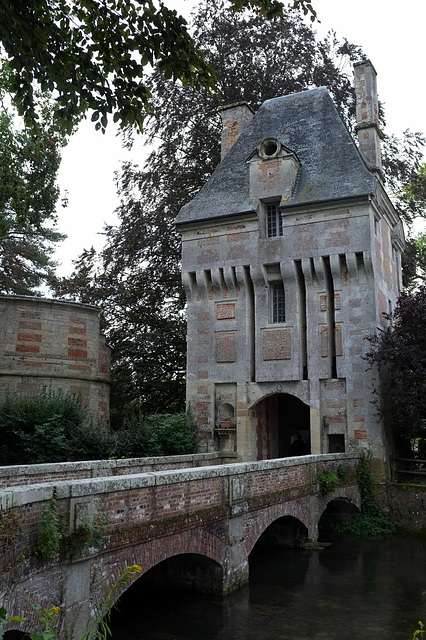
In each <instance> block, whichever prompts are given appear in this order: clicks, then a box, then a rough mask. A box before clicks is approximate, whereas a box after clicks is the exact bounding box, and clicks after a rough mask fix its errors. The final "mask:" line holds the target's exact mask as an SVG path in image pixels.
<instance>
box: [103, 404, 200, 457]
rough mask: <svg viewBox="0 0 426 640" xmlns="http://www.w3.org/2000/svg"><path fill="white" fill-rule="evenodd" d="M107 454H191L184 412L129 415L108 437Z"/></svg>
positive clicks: (193, 445)
mask: <svg viewBox="0 0 426 640" xmlns="http://www.w3.org/2000/svg"><path fill="white" fill-rule="evenodd" d="M108 449H109V451H110V455H111V456H113V457H117V458H132V457H140V456H171V455H183V454H186V453H194V452H195V451H196V450H197V447H196V441H195V435H194V432H193V430H192V428H191V426H190V424H189V421H188V417H187V416H186V414H184V413H175V414H154V415H151V416H148V417H147V418H142V417H139V418H138V417H136V416H131V417H130V418H128V419H127V420H126V421H125V422H124V424H123V426H122V428H121V429H119V430H117V431H115V432H113V433H111V435H110V437H109V440H108Z"/></svg>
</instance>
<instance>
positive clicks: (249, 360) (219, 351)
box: [176, 61, 404, 463]
mask: <svg viewBox="0 0 426 640" xmlns="http://www.w3.org/2000/svg"><path fill="white" fill-rule="evenodd" d="M355 90H356V100H357V122H358V124H357V134H358V138H359V140H358V145H357V144H356V142H355V141H354V139H353V138H352V136H351V134H350V133H349V132H348V130H347V128H346V126H345V124H344V123H343V121H342V119H341V117H340V115H339V113H338V111H337V109H336V107H335V105H334V103H333V101H332V99H331V97H330V95H329V93H328V91H327V90H326V89H325V88H318V89H313V90H309V91H304V92H302V93H298V94H293V95H287V96H284V97H279V98H275V99H272V100H268V101H266V102H265V103H264V104H263V105H262V106H261V107H260V109H259V111H258V112H257V113H256V114H254V113H253V112H252V111H251V109H250V108H249V107H248V106H247V105H246V104H245V103H239V104H236V105H231V106H230V107H227V108H225V109H223V110H222V120H223V133H222V161H221V163H220V164H219V166H218V167H217V169H216V171H215V172H214V174H213V175H212V177H211V178H210V180H209V181H208V182H207V183H206V185H205V186H204V187H203V188H202V189H201V190H200V192H199V193H198V194H197V195H196V197H195V198H194V199H193V200H192V201H191V202H190V203H188V204H187V205H186V206H184V207H183V208H182V209H181V211H180V213H179V215H178V218H177V221H176V224H177V228H178V229H179V231H180V232H181V234H182V240H183V246H182V275H183V283H184V287H185V290H186V293H187V298H188V364H187V400H188V408H189V411H190V413H191V414H192V417H193V420H194V422H195V423H196V425H197V430H198V434H199V436H200V443H201V449H202V450H205V451H209V450H214V449H217V448H219V449H221V450H222V451H229V452H231V451H232V452H234V455H235V452H236V453H237V455H238V457H239V458H240V459H242V460H260V459H265V458H275V457H283V456H288V455H292V454H294V451H295V446H294V445H293V446H292V443H293V442H294V441H295V440H297V439H299V440H301V441H302V447H299V450H303V452H304V453H327V452H339V451H341V452H344V451H347V452H352V451H356V450H358V449H359V448H360V447H363V448H371V449H372V451H373V454H374V457H375V458H376V459H378V460H380V461H381V462H383V463H384V461H385V459H386V443H385V437H384V433H383V426H382V424H381V422H380V420H379V418H378V416H377V413H376V408H375V406H374V405H373V404H372V403H371V400H372V394H371V392H372V386H373V377H372V376H373V373H372V372H371V371H368V366H367V363H366V362H365V360H364V359H363V356H364V355H365V353H366V351H367V350H368V347H369V343H368V341H367V340H366V337H367V336H369V335H371V334H372V333H374V332H375V331H377V330H380V329H384V328H385V327H386V326H387V322H388V321H387V319H386V317H385V315H384V314H386V313H388V312H389V311H390V310H392V308H393V306H394V305H395V302H396V299H397V297H398V295H399V292H400V287H401V252H402V251H403V249H404V235H403V229H402V224H401V221H400V219H399V218H398V216H397V214H396V212H395V209H394V207H393V205H392V203H391V201H390V199H389V197H388V195H387V193H386V191H385V188H384V178H383V173H382V169H381V155H380V137H381V132H380V129H379V122H378V101H377V89H376V73H375V70H374V68H373V66H372V64H371V63H370V62H369V61H364V62H362V63H358V64H357V65H356V66H355ZM298 436H300V437H299V438H298Z"/></svg>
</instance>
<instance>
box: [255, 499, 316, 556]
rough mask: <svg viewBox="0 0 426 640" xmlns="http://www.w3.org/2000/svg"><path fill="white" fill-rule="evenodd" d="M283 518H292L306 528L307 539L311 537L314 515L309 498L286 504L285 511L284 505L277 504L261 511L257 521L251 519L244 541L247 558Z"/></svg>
mask: <svg viewBox="0 0 426 640" xmlns="http://www.w3.org/2000/svg"><path fill="white" fill-rule="evenodd" d="M283 518H292V519H293V520H296V521H298V522H299V523H300V524H301V526H302V527H304V529H305V531H306V537H307V538H308V537H311V529H312V527H311V521H312V515H311V513H310V500H309V498H308V497H306V498H302V499H300V500H291V501H289V502H286V503H285V509H283V504H275V505H272V506H270V507H267V508H265V509H262V510H260V511H259V512H258V515H257V518H256V519H255V520H253V519H250V521H249V527H250V529H249V531H248V533H247V535H246V537H245V541H244V545H245V548H246V551H247V556H248V555H250V553H251V551H252V550H253V547H254V546H255V545H256V543H257V542H258V541H259V540H260V538H261V536H262V535H263V534H264V533H265V532H266V531H267V529H268V528H269V527H270V526H271V525H273V523H274V522H277V521H278V520H282V519H283Z"/></svg>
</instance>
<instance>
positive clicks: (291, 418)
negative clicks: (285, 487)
mask: <svg viewBox="0 0 426 640" xmlns="http://www.w3.org/2000/svg"><path fill="white" fill-rule="evenodd" d="M253 410H254V414H255V418H256V458H257V460H265V459H270V458H286V457H288V456H292V455H306V454H309V453H310V452H311V442H310V409H309V405H307V404H305V403H304V402H302V401H301V400H299V398H297V397H296V396H293V395H290V394H289V393H276V394H273V395H270V396H267V397H266V398H263V400H260V401H259V402H258V403H257V404H256V405H255V406H254V407H253ZM293 442H298V443H299V446H297V445H293ZM292 445H293V446H292Z"/></svg>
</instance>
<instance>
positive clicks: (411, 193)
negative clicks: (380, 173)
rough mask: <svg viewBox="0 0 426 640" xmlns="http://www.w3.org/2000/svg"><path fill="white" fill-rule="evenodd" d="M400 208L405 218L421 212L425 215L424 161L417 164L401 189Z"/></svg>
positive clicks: (425, 179)
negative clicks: (416, 167)
mask: <svg viewBox="0 0 426 640" xmlns="http://www.w3.org/2000/svg"><path fill="white" fill-rule="evenodd" d="M400 209H401V212H402V214H403V216H404V217H405V218H408V219H411V218H412V217H413V216H414V215H419V213H418V212H419V211H421V212H422V214H421V215H422V217H426V163H423V164H421V165H420V166H419V168H418V170H417V171H415V172H414V173H413V175H412V176H411V180H410V182H409V183H408V184H406V185H405V186H404V187H403V188H402V191H401V199H400Z"/></svg>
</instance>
